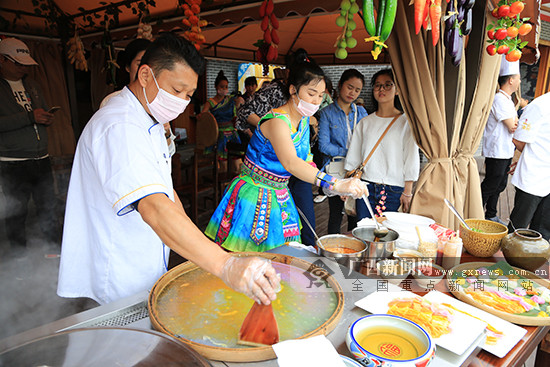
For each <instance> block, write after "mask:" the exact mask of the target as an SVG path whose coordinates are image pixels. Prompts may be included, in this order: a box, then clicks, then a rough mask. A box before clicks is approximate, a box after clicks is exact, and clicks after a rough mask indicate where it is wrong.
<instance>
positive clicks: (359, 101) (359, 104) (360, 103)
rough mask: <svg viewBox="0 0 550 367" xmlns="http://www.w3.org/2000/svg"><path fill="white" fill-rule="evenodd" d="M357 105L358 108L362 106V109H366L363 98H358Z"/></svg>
mask: <svg viewBox="0 0 550 367" xmlns="http://www.w3.org/2000/svg"><path fill="white" fill-rule="evenodd" d="M355 104H356V105H357V106H361V107H363V108H365V100H364V99H363V98H357V99H356V100H355Z"/></svg>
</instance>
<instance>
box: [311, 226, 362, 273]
mask: <svg viewBox="0 0 550 367" xmlns="http://www.w3.org/2000/svg"><path fill="white" fill-rule="evenodd" d="M317 247H318V248H319V254H320V255H322V256H324V257H327V258H329V259H331V260H334V261H336V262H337V263H339V264H341V265H343V266H345V267H347V268H350V269H352V270H355V271H359V270H361V266H362V265H363V261H364V258H365V253H366V252H367V245H366V244H365V242H363V241H361V240H359V239H357V238H355V237H351V236H346V235H343V234H329V235H326V236H322V237H321V238H319V240H318V241H317Z"/></svg>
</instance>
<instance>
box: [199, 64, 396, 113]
mask: <svg viewBox="0 0 550 367" xmlns="http://www.w3.org/2000/svg"><path fill="white" fill-rule="evenodd" d="M240 64H241V63H240V62H238V61H229V60H214V59H207V60H206V85H207V91H206V93H207V96H208V98H210V97H213V96H214V95H215V94H216V89H215V87H214V81H215V80H216V76H217V75H218V72H219V71H220V70H223V72H224V74H225V76H226V77H227V80H228V81H229V91H230V92H234V91H236V90H237V73H238V69H239V65H240ZM389 67H390V66H389V64H386V65H330V66H322V69H323V71H324V72H325V73H326V75H327V76H328V77H329V78H330V80H331V81H332V84H333V86H334V88H336V87H337V85H338V81H339V80H340V76H341V75H342V73H343V72H344V70H346V69H357V70H359V72H361V73H362V74H363V75H364V76H365V87H364V88H363V91H362V92H361V94H360V96H359V97H361V98H363V99H364V100H365V103H366V107H367V109H370V108H372V104H371V94H372V93H371V90H370V80H371V78H372V76H373V75H374V74H375V73H376V72H377V71H378V70H380V69H386V68H389Z"/></svg>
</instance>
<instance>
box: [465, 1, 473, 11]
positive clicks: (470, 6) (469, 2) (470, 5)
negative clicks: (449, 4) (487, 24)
mask: <svg viewBox="0 0 550 367" xmlns="http://www.w3.org/2000/svg"><path fill="white" fill-rule="evenodd" d="M475 3H476V0H466V2H465V3H464V5H463V6H464V9H466V10H469V9H472V8H473V7H474V5H475Z"/></svg>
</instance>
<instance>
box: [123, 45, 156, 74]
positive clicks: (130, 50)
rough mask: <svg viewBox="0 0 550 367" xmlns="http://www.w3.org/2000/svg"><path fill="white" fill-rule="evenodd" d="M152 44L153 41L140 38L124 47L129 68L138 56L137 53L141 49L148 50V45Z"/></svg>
mask: <svg viewBox="0 0 550 367" xmlns="http://www.w3.org/2000/svg"><path fill="white" fill-rule="evenodd" d="M150 45H151V41H149V40H147V39H145V38H138V39H135V40H133V41H132V42H130V43H128V45H127V46H126V48H125V49H124V54H125V55H124V57H125V59H126V61H125V64H126V66H127V67H128V68H129V67H130V64H132V61H134V59H135V58H136V56H137V54H138V53H140V52H141V51H145V50H147V47H149V46H150Z"/></svg>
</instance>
